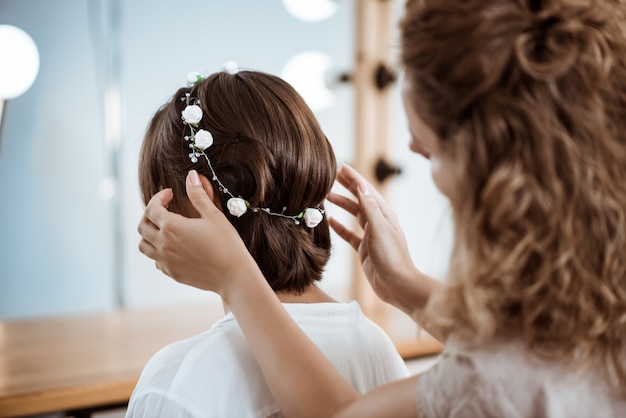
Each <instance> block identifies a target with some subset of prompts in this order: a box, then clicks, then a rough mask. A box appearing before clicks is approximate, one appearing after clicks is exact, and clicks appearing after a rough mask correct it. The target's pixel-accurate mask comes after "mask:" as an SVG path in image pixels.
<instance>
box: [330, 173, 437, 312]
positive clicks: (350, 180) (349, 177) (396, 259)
mask: <svg viewBox="0 0 626 418" xmlns="http://www.w3.org/2000/svg"><path fill="white" fill-rule="evenodd" d="M337 180H338V181H339V183H341V184H342V185H343V186H345V187H346V188H347V189H348V190H349V191H350V192H351V193H352V194H354V195H355V196H356V197H357V199H358V201H356V202H355V201H353V200H352V199H350V198H348V197H345V196H341V195H338V194H336V193H331V194H329V195H328V200H329V201H330V202H332V203H334V204H336V205H337V206H339V207H341V208H343V209H344V210H346V211H347V212H349V213H351V214H352V215H353V216H355V217H356V219H357V220H358V222H359V224H360V226H361V228H363V235H362V236H360V235H359V234H357V233H356V232H354V231H352V230H350V229H349V228H347V227H346V226H345V225H343V224H341V223H340V222H338V221H337V220H336V219H333V218H331V219H330V226H331V227H332V228H333V230H335V232H337V234H338V235H339V236H340V237H341V238H343V239H344V240H345V241H346V242H347V243H349V244H350V245H351V246H352V247H353V248H354V249H355V251H357V252H358V254H359V257H360V260H361V264H362V266H363V270H364V272H365V275H366V276H367V278H368V280H369V282H370V284H371V285H372V288H373V290H374V291H375V292H376V294H377V295H378V296H379V297H380V298H381V299H383V300H384V301H386V302H389V303H391V304H393V305H395V306H397V307H398V308H400V309H402V310H403V311H404V312H406V313H407V314H409V315H411V316H414V315H415V314H416V311H418V310H421V309H423V308H424V306H425V305H426V302H427V301H428V298H429V297H430V294H431V292H432V291H433V289H435V288H436V287H439V286H441V285H442V284H441V282H439V281H437V280H435V279H433V278H431V277H428V276H427V275H425V274H423V273H422V272H420V271H419V270H418V269H417V268H416V267H415V265H414V264H413V260H412V259H411V255H410V253H409V248H408V245H407V242H406V238H405V236H404V233H403V232H402V229H401V227H400V225H399V223H398V218H397V216H396V214H395V213H394V212H393V210H392V209H391V207H389V205H388V204H387V203H386V202H385V200H384V198H383V197H382V196H381V195H380V193H378V192H377V191H376V190H375V189H374V188H373V187H372V185H370V184H368V183H367V181H366V180H365V179H364V178H363V177H362V176H361V175H360V174H359V173H358V172H357V171H356V170H355V169H353V168H352V167H350V166H348V165H345V164H344V165H343V166H342V167H341V169H340V170H339V172H338V174H337Z"/></svg>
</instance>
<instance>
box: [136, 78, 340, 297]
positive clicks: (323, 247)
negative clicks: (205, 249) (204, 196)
mask: <svg viewBox="0 0 626 418" xmlns="http://www.w3.org/2000/svg"><path fill="white" fill-rule="evenodd" d="M186 93H189V94H190V96H191V97H192V98H197V99H199V100H200V104H199V106H200V107H201V108H202V111H203V117H202V120H201V122H200V126H199V129H205V130H207V131H209V132H210V133H211V134H212V135H213V139H214V143H213V145H212V146H211V147H209V148H207V149H206V150H205V153H206V155H207V156H208V157H209V159H210V160H211V163H212V165H213V168H214V169H215V173H216V174H217V176H218V178H219V179H220V181H221V182H222V183H223V184H224V185H225V186H226V187H228V189H229V190H230V191H231V192H232V193H233V194H235V195H239V196H242V197H244V198H245V199H246V200H247V201H248V202H250V204H251V205H252V206H255V207H262V208H270V209H271V210H272V211H273V212H278V213H280V212H283V211H284V212H285V213H286V214H289V215H296V214H298V213H300V212H301V211H302V210H304V209H305V208H307V207H311V208H314V207H319V208H321V209H323V202H324V199H325V198H326V195H327V194H328V193H329V192H330V189H331V187H332V184H333V182H334V180H335V175H336V161H335V156H334V153H333V150H332V148H331V145H330V143H329V142H328V140H327V138H326V136H325V135H324V133H323V132H322V130H321V128H320V126H319V124H318V122H317V120H316V119H315V116H314V115H313V112H312V111H311V110H310V109H309V107H308V106H307V105H306V104H305V102H304V100H303V99H302V97H301V96H300V95H299V94H298V93H297V92H296V91H295V90H294V89H293V88H292V87H291V86H290V85H289V84H288V83H286V82H285V81H283V80H281V79H280V78H278V77H275V76H273V75H270V74H265V73H261V72H256V71H239V72H237V73H234V74H230V73H226V72H220V73H216V74H213V75H211V76H209V77H208V78H206V79H205V80H202V81H200V82H198V83H196V84H195V85H194V86H193V87H191V88H181V89H180V90H178V91H177V92H176V93H175V94H174V95H173V96H172V98H171V99H170V100H169V101H168V102H167V103H166V104H165V105H163V106H162V107H161V108H160V109H159V110H158V111H157V112H156V114H155V115H154V117H153V118H152V120H151V122H150V124H149V126H148V130H147V132H146V135H145V138H144V141H143V145H142V148H141V153H140V160H139V184H140V187H141V193H142V197H143V201H144V203H147V202H148V200H149V199H150V197H151V196H152V195H153V194H154V193H156V192H157V191H159V190H161V189H162V188H165V187H171V188H172V190H173V193H174V199H173V201H172V203H171V204H170V206H169V208H170V210H173V211H175V212H179V213H183V214H185V215H187V216H189V215H190V214H191V211H192V208H191V206H190V202H189V201H188V200H187V197H186V192H185V178H186V176H187V172H188V171H189V170H191V169H195V170H196V171H198V173H199V174H201V175H204V176H206V177H207V178H208V179H212V174H211V171H210V169H209V166H208V164H207V163H206V161H205V160H204V159H203V158H200V159H199V161H198V162H197V163H195V164H194V163H192V162H191V161H190V158H189V156H188V154H189V152H190V149H189V147H188V146H189V143H188V142H187V141H185V140H184V136H185V135H189V128H188V127H187V126H186V125H184V124H183V120H182V118H181V112H182V111H183V110H184V108H185V106H186V105H187V104H186V102H185V101H182V100H181V98H184V97H185V94H186ZM213 185H214V188H215V192H216V196H218V197H219V199H220V203H221V207H222V208H226V201H227V200H228V197H229V196H226V195H225V194H224V193H221V192H220V191H219V190H218V185H217V184H216V183H215V182H214V183H213ZM194 212H195V211H194ZM225 214H226V216H227V217H228V219H229V220H230V222H231V223H232V224H233V225H234V227H235V228H236V229H237V231H238V232H239V235H240V236H241V237H242V239H243V241H244V242H245V244H246V246H247V247H248V250H249V251H250V253H251V254H252V256H253V257H254V259H255V261H256V262H257V264H258V265H259V267H260V268H261V271H262V272H263V275H264V276H265V278H266V279H267V281H268V282H269V284H270V285H271V287H272V289H274V291H286V292H290V293H301V292H302V291H303V290H304V289H305V288H306V287H308V286H309V285H311V284H312V283H313V282H314V281H316V280H320V279H321V277H322V272H323V270H324V267H325V265H326V263H327V262H328V258H329V256H330V246H331V244H330V230H329V226H328V222H327V220H326V217H324V219H323V220H322V222H321V223H320V224H319V225H318V226H317V227H315V228H307V227H306V226H305V225H304V222H302V223H301V224H300V225H296V224H295V223H294V221H293V220H292V219H286V218H281V217H277V216H269V215H266V214H264V213H262V212H258V213H255V212H252V211H248V212H247V213H245V214H244V215H243V216H241V217H240V218H237V217H234V216H232V215H230V214H229V213H228V211H226V212H225ZM207 239H212V240H215V245H219V237H207Z"/></svg>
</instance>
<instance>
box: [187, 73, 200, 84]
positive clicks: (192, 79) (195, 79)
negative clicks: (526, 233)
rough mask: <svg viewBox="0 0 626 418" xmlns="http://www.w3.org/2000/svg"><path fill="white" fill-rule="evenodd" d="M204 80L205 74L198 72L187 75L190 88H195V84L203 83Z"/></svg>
mask: <svg viewBox="0 0 626 418" xmlns="http://www.w3.org/2000/svg"><path fill="white" fill-rule="evenodd" d="M203 79H204V74H202V73H200V72H198V71H192V72H190V73H189V74H187V83H188V84H189V86H193V85H194V84H196V83H197V82H199V81H202V80H203Z"/></svg>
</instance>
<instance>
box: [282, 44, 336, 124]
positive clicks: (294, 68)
mask: <svg viewBox="0 0 626 418" xmlns="http://www.w3.org/2000/svg"><path fill="white" fill-rule="evenodd" d="M331 66H332V59H331V58H330V57H329V56H328V55H326V54H323V53H321V52H316V51H306V52H301V53H299V54H297V55H295V56H294V57H292V58H291V59H290V60H289V61H287V64H286V65H285V68H284V69H283V72H282V77H283V78H284V79H285V81H287V82H288V83H289V84H291V85H292V86H293V88H294V89H296V91H297V92H298V93H300V95H301V96H302V97H303V98H304V101H305V102H306V103H307V104H308V105H309V107H310V108H311V110H313V111H314V112H315V111H320V110H324V109H327V108H329V107H330V106H332V104H333V102H334V101H335V100H334V95H333V92H332V91H331V90H330V89H329V88H328V86H327V85H326V73H327V72H328V70H329V69H330V68H331Z"/></svg>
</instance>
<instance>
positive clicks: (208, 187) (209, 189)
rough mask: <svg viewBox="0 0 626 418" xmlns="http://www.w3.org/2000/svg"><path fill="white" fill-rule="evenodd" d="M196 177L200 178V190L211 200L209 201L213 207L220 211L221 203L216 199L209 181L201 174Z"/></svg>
mask: <svg viewBox="0 0 626 418" xmlns="http://www.w3.org/2000/svg"><path fill="white" fill-rule="evenodd" d="M198 177H200V183H201V184H202V188H203V189H204V191H205V192H206V194H207V196H209V199H211V201H212V202H213V203H214V204H215V206H217V207H218V208H220V209H221V208H222V203H221V202H220V200H219V199H218V198H217V195H216V193H215V189H214V188H213V183H211V180H209V179H208V178H206V176H204V175H202V174H200V175H198Z"/></svg>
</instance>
